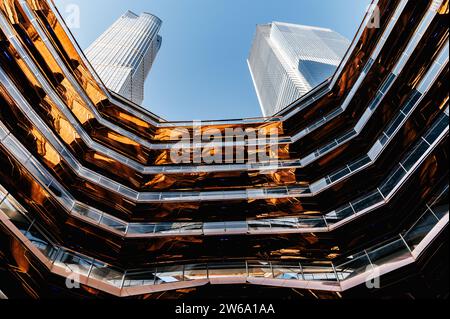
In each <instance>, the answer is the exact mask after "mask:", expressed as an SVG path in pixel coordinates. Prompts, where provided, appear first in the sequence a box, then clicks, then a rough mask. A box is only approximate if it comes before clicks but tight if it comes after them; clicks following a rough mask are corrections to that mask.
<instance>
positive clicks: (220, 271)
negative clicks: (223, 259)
mask: <svg viewBox="0 0 450 319" xmlns="http://www.w3.org/2000/svg"><path fill="white" fill-rule="evenodd" d="M208 273H209V278H221V277H246V276H247V267H246V264H245V262H232V263H221V264H209V265H208Z"/></svg>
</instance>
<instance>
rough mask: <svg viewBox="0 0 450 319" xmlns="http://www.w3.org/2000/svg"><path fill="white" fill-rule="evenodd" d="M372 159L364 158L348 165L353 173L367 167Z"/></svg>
mask: <svg viewBox="0 0 450 319" xmlns="http://www.w3.org/2000/svg"><path fill="white" fill-rule="evenodd" d="M370 161H371V160H370V157H369V156H367V155H366V156H364V157H363V158H360V159H359V160H357V161H355V162H353V163H351V164H349V165H348V167H349V168H350V170H351V171H352V172H353V171H355V170H357V169H359V168H361V167H363V166H364V165H367V164H369V163H370Z"/></svg>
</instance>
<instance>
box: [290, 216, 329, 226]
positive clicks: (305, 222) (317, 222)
mask: <svg viewBox="0 0 450 319" xmlns="http://www.w3.org/2000/svg"><path fill="white" fill-rule="evenodd" d="M323 227H327V223H326V222H325V219H324V218H322V217H319V218H298V220H297V228H323Z"/></svg>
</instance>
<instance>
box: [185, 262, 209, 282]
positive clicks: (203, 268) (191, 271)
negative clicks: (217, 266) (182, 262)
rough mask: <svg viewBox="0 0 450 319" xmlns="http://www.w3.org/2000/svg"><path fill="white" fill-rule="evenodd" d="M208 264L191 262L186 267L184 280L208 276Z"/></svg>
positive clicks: (200, 278)
mask: <svg viewBox="0 0 450 319" xmlns="http://www.w3.org/2000/svg"><path fill="white" fill-rule="evenodd" d="M207 269H208V267H207V265H206V264H189V265H186V266H185V267H184V280H202V279H207V278H208V270H207Z"/></svg>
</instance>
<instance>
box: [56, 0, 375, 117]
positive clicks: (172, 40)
mask: <svg viewBox="0 0 450 319" xmlns="http://www.w3.org/2000/svg"><path fill="white" fill-rule="evenodd" d="M55 3H56V4H57V5H58V8H59V10H60V11H61V13H62V14H63V15H64V14H65V10H66V8H67V6H68V5H70V4H77V5H79V7H80V22H81V23H80V27H79V28H74V29H72V32H73V33H74V35H75V36H76V38H77V40H78V42H79V43H80V45H81V47H82V48H83V49H85V48H87V47H88V46H89V45H90V44H91V43H92V42H93V41H94V40H95V39H96V38H97V37H98V36H99V35H100V34H101V33H102V32H103V31H104V30H105V29H106V28H108V26H109V25H111V24H112V23H113V22H114V21H115V20H116V19H117V18H118V17H120V16H121V15H122V14H123V13H124V12H125V11H126V10H131V11H134V12H135V13H141V12H143V11H146V12H150V13H153V14H155V15H157V16H158V17H160V18H161V19H162V20H163V26H162V29H161V32H160V34H161V35H162V37H163V43H162V48H161V50H160V51H159V54H158V56H157V58H156V61H155V64H154V66H153V68H152V70H151V71H150V75H149V77H148V79H147V82H146V87H145V101H144V103H143V105H144V106H145V107H146V108H148V109H149V110H151V111H152V112H154V113H156V114H158V115H160V116H162V117H163V118H166V119H168V120H192V119H196V120H207V119H220V118H222V119H233V118H243V117H258V116H261V111H260V108H259V104H258V100H257V98H256V94H255V90H254V87H253V83H252V80H251V77H250V73H249V71H248V67H247V62H246V60H247V56H248V54H249V51H250V47H251V44H252V40H253V36H254V33H255V27H256V25H257V24H263V23H269V22H272V21H282V22H290V23H298V24H305V25H312V26H319V27H326V28H330V29H333V30H335V31H337V32H339V33H341V34H342V35H344V36H345V37H347V38H348V39H349V40H352V39H353V37H354V35H355V33H356V31H357V28H358V27H359V25H360V23H361V21H362V18H363V16H364V12H365V10H366V8H367V6H368V5H369V3H370V0H320V1H317V0H126V1H124V0H55Z"/></svg>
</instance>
